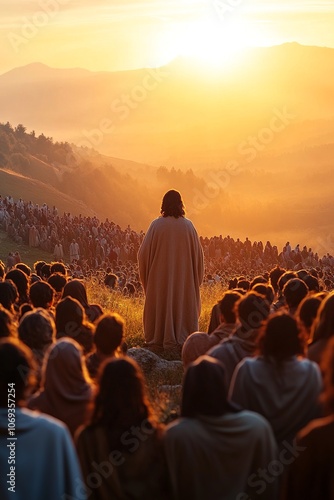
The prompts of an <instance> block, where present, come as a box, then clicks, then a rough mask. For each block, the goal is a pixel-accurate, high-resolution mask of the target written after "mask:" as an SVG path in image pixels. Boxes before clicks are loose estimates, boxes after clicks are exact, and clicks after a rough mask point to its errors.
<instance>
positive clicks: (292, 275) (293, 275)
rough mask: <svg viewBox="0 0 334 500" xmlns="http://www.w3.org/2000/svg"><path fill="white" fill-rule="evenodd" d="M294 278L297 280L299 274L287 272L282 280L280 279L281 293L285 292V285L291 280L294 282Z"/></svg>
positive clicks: (281, 277) (282, 276)
mask: <svg viewBox="0 0 334 500" xmlns="http://www.w3.org/2000/svg"><path fill="white" fill-rule="evenodd" d="M293 278H297V274H296V273H295V272H293V271H285V272H284V273H283V274H282V275H281V276H280V278H279V279H278V282H277V284H278V288H279V290H280V291H282V290H283V288H284V285H286V283H287V282H288V281H289V280H292V279H293Z"/></svg>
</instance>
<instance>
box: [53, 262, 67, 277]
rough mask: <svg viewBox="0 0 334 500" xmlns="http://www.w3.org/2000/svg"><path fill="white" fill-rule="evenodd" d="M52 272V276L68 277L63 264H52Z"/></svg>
mask: <svg viewBox="0 0 334 500" xmlns="http://www.w3.org/2000/svg"><path fill="white" fill-rule="evenodd" d="M50 271H51V274H54V273H59V274H62V275H63V276H66V267H65V265H64V264H63V263H62V262H52V264H51V268H50Z"/></svg>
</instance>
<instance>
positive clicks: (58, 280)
mask: <svg viewBox="0 0 334 500" xmlns="http://www.w3.org/2000/svg"><path fill="white" fill-rule="evenodd" d="M48 283H49V285H51V286H52V288H53V289H54V290H55V292H57V293H61V292H62V291H63V289H64V286H65V285H66V283H67V279H66V278H65V276H64V275H63V274H61V273H53V274H51V276H50V277H49V278H48Z"/></svg>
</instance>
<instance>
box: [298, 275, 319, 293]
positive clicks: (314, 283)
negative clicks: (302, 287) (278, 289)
mask: <svg viewBox="0 0 334 500" xmlns="http://www.w3.org/2000/svg"><path fill="white" fill-rule="evenodd" d="M302 280H303V281H304V283H305V284H306V286H307V288H308V289H309V290H310V291H311V292H319V291H320V285H319V280H318V278H316V277H315V276H312V275H311V274H308V275H307V276H304V278H302Z"/></svg>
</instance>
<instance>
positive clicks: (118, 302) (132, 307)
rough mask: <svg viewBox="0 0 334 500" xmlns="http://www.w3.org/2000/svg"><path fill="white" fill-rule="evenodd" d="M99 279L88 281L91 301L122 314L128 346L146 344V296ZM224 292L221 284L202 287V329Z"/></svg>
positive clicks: (206, 325) (206, 326)
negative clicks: (115, 288) (124, 291)
mask: <svg viewBox="0 0 334 500" xmlns="http://www.w3.org/2000/svg"><path fill="white" fill-rule="evenodd" d="M99 281H100V280H99V279H98V278H92V279H91V280H89V281H87V282H86V287H87V293H88V298H89V302H90V303H98V304H100V305H101V306H102V308H103V310H104V311H112V312H117V313H118V314H120V315H121V316H122V317H123V318H124V319H125V323H126V342H127V344H128V347H142V346H143V345H144V332H143V325H142V316H143V307H144V297H143V296H142V295H140V296H139V297H125V296H124V295H122V294H121V293H120V292H115V291H110V289H108V288H107V287H106V286H104V285H103V284H101V283H100V282H99ZM222 294H223V288H222V286H221V285H220V284H215V285H203V286H202V287H201V303H202V307H201V316H200V319H199V329H200V331H202V332H206V331H207V328H208V324H209V321H210V314H211V309H212V307H213V306H214V305H215V304H216V302H217V301H218V300H219V299H221V297H222ZM189 333H191V332H189Z"/></svg>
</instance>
